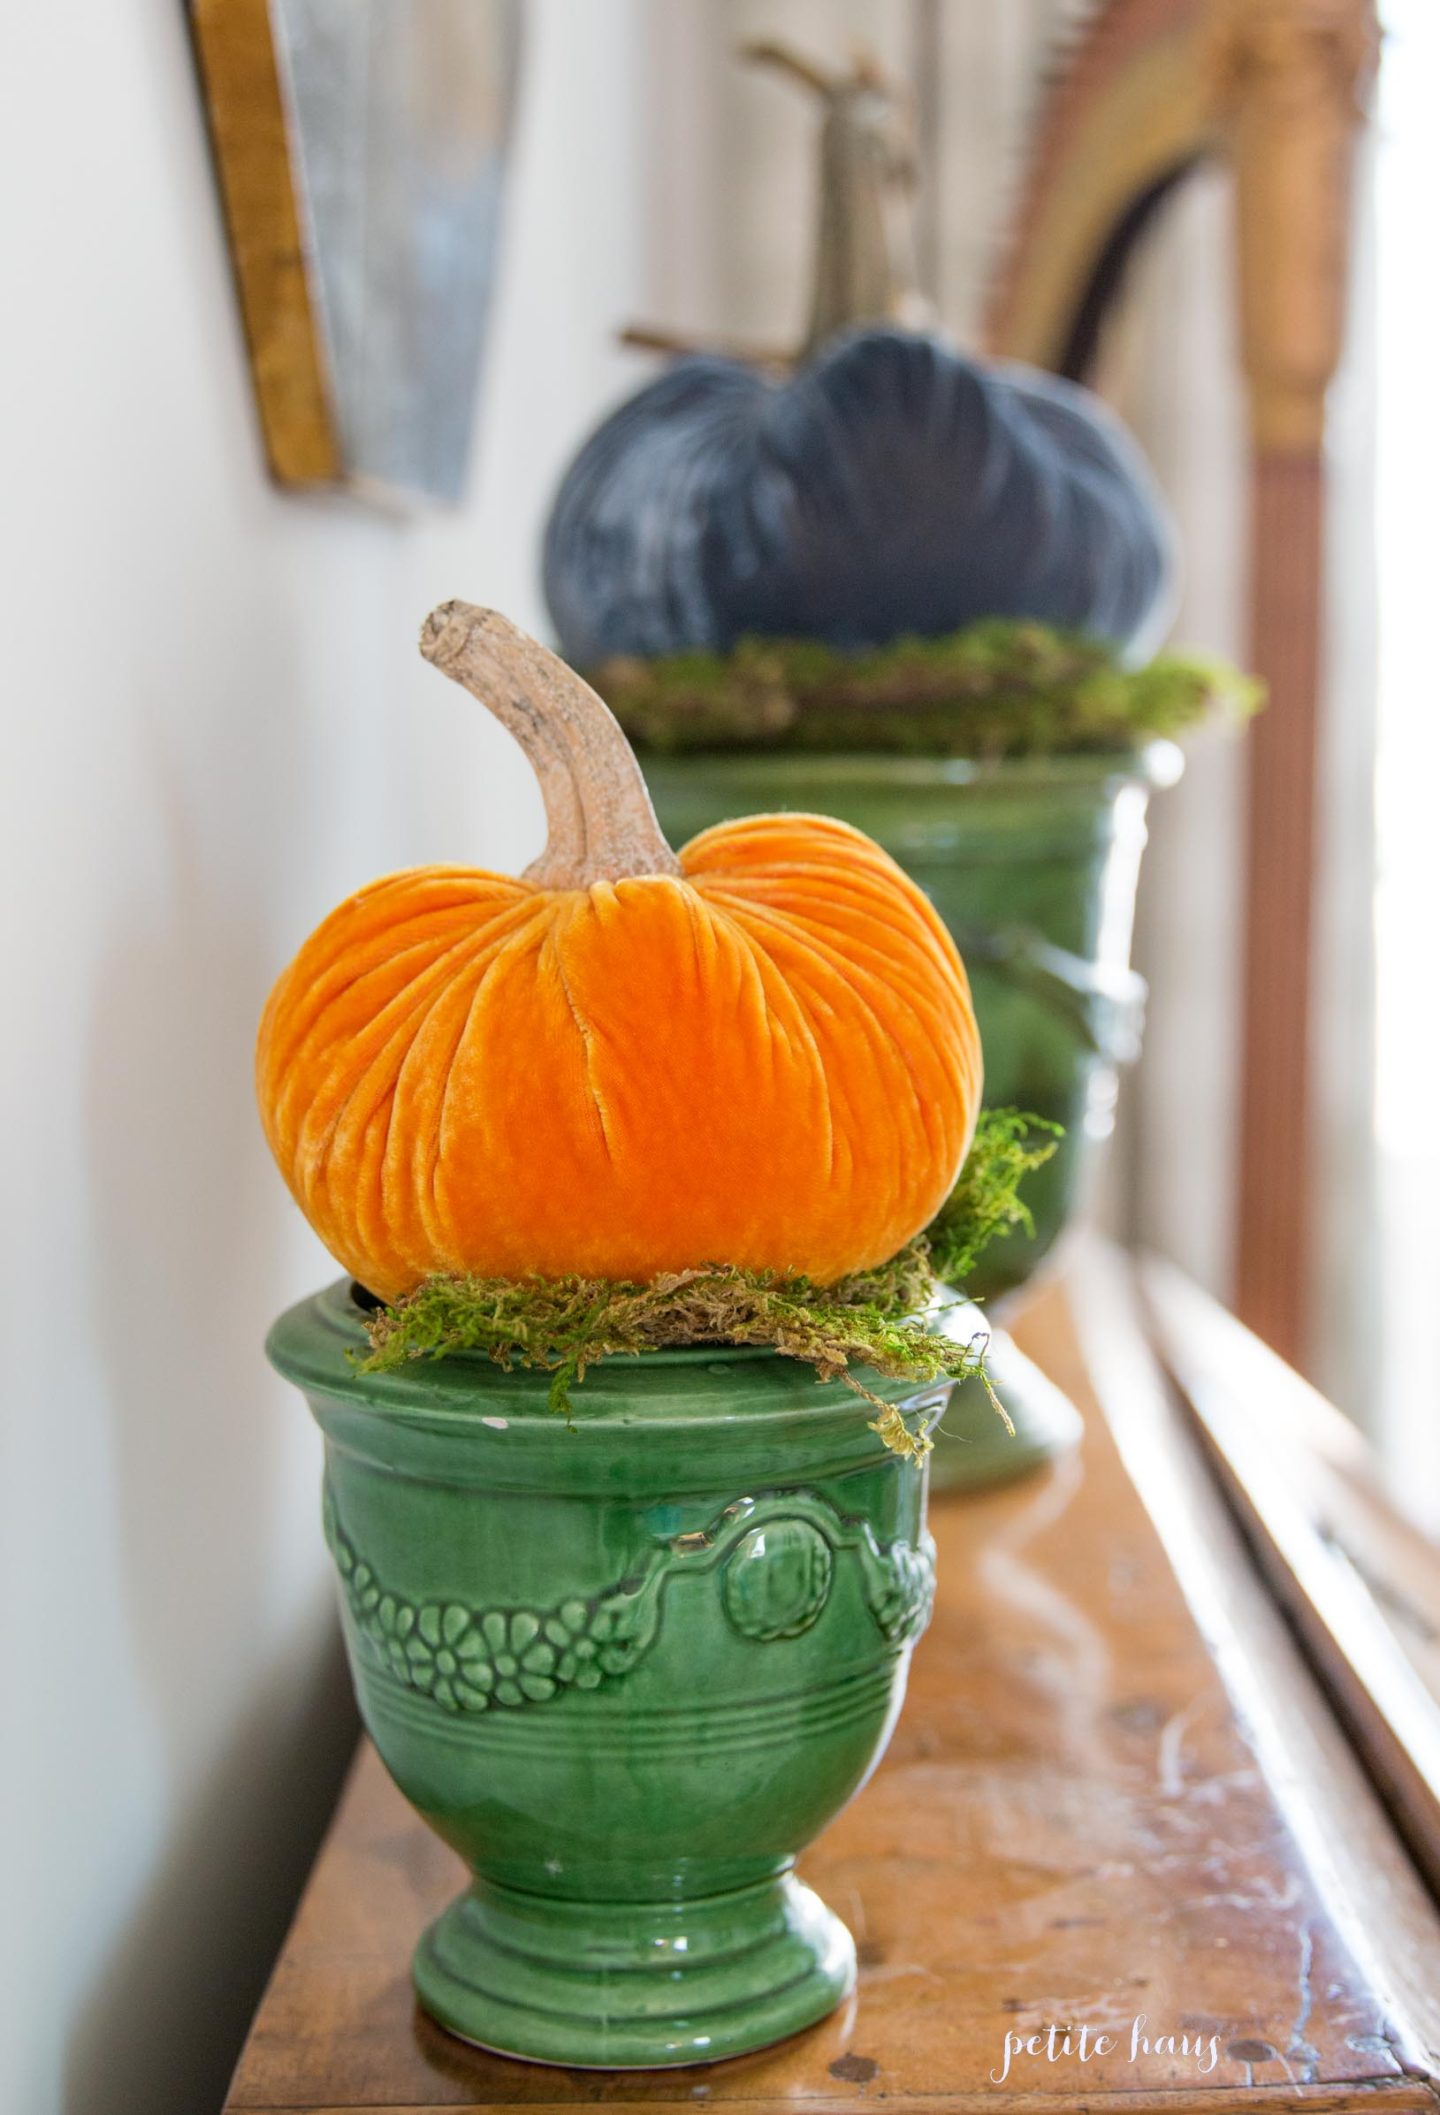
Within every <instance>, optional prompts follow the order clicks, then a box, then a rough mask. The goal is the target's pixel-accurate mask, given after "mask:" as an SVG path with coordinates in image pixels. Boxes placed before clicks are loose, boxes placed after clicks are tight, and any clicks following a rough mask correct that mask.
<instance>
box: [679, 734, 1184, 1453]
mask: <svg viewBox="0 0 1440 2115" xmlns="http://www.w3.org/2000/svg"><path fill="white" fill-rule="evenodd" d="M644 768H645V776H646V779H647V781H648V782H649V786H650V791H651V794H652V796H653V797H654V801H655V807H656V811H657V813H658V815H659V817H660V822H661V825H662V827H663V828H664V831H665V834H666V836H667V837H668V838H669V839H670V841H671V843H672V844H676V845H683V844H684V843H685V842H686V840H687V839H688V838H691V837H693V836H694V835H695V834H696V833H697V831H700V830H704V829H708V828H709V827H710V826H711V825H712V824H713V823H717V822H722V821H725V820H726V819H728V818H729V817H731V816H735V815H748V814H756V813H768V812H771V811H774V810H777V809H800V810H807V809H808V810H814V811H817V812H819V813H821V814H826V815H838V816H840V817H841V818H842V820H844V821H845V822H850V823H854V824H855V826H856V828H857V829H861V830H864V831H865V832H866V834H867V835H868V836H870V837H873V838H874V839H875V840H876V842H877V843H879V844H882V845H884V847H885V849H886V850H887V851H888V852H890V853H891V854H892V855H893V857H894V858H895V859H897V860H898V861H899V863H900V865H901V866H902V867H904V868H905V869H906V871H907V873H909V874H911V875H913V876H914V878H915V880H916V881H918V882H919V884H920V886H921V887H922V888H923V889H924V890H925V891H926V893H927V894H928V895H929V896H930V898H931V900H932V901H933V902H934V904H935V907H936V909H937V910H938V911H939V913H940V915H941V917H942V918H943V919H944V920H945V922H946V924H947V925H948V926H949V928H950V930H951V932H952V933H953V934H954V935H955V938H956V941H957V942H958V944H959V947H960V951H961V953H962V954H963V955H964V957H965V964H966V968H967V969H968V971H969V974H970V984H971V989H972V991H973V994H974V999H975V1014H976V1018H977V1020H978V1022H979V1024H980V1039H981V1043H982V1046H983V1048H984V1054H985V1100H986V1102H987V1104H988V1105H989V1106H990V1107H991V1108H1019V1109H1026V1110H1029V1111H1031V1112H1033V1113H1034V1114H1035V1115H1037V1116H1044V1117H1048V1118H1050V1119H1051V1120H1052V1121H1053V1122H1055V1123H1059V1124H1061V1125H1063V1126H1064V1130H1065V1136H1064V1139H1063V1140H1062V1142H1061V1144H1060V1147H1059V1150H1058V1151H1057V1152H1056V1154H1055V1156H1054V1158H1053V1159H1052V1160H1051V1161H1050V1162H1049V1163H1048V1164H1047V1165H1046V1166H1045V1167H1044V1168H1041V1169H1040V1170H1039V1171H1038V1172H1037V1173H1036V1174H1034V1175H1033V1176H1031V1177H1030V1178H1029V1180H1028V1181H1027V1183H1026V1186H1025V1197H1026V1201H1027V1203H1028V1204H1029V1205H1030V1208H1031V1210H1032V1212H1033V1214H1034V1219H1035V1231H1034V1233H1033V1235H1030V1234H1024V1233H1018V1232H1017V1233H1013V1234H1009V1235H1006V1236H1005V1237H1004V1238H1003V1239H1002V1240H999V1241H997V1242H995V1243H994V1244H993V1246H992V1247H991V1248H990V1249H989V1250H987V1252H986V1254H985V1256H984V1257H983V1259H982V1260H981V1262H980V1264H979V1266H978V1268H977V1269H976V1271H975V1273H974V1274H973V1277H972V1279H971V1281H970V1283H969V1285H968V1287H967V1290H968V1291H969V1292H970V1293H971V1294H972V1295H973V1296H974V1297H975V1298H976V1299H978V1300H981V1301H983V1302H985V1303H986V1304H987V1309H988V1311H989V1313H990V1314H991V1315H992V1317H993V1315H994V1313H995V1304H996V1302H998V1301H1001V1300H1003V1298H1004V1296H1005V1295H1006V1294H1007V1293H1010V1292H1013V1291H1015V1290H1016V1289H1017V1288H1018V1287H1019V1286H1021V1285H1023V1284H1024V1283H1025V1282H1026V1280H1027V1279H1029V1278H1030V1277H1031V1276H1032V1275H1033V1273H1034V1272H1035V1271H1036V1270H1037V1268H1038V1267H1039V1265H1040V1264H1041V1262H1042V1261H1043V1259H1044V1258H1045V1256H1046V1255H1047V1253H1048V1252H1049V1250H1050V1249H1051V1247H1052V1246H1053V1244H1054V1243H1055V1241H1056V1240H1057V1238H1058V1237H1059V1235H1060V1234H1061V1233H1062V1231H1063V1230H1064V1227H1065V1225H1066V1223H1067V1221H1068V1220H1069V1218H1070V1216H1071V1214H1072V1213H1073V1211H1074V1209H1075V1206H1076V1202H1077V1199H1078V1197H1079V1194H1080V1192H1081V1190H1082V1188H1083V1185H1084V1183H1085V1180H1086V1177H1087V1175H1088V1174H1089V1172H1090V1170H1091V1167H1092V1165H1093V1161H1094V1156H1095V1151H1096V1149H1097V1147H1098V1146H1099V1145H1100V1144H1101V1142H1102V1141H1103V1140H1104V1139H1105V1138H1107V1137H1108V1136H1109V1134H1110V1130H1111V1128H1112V1125H1113V1122H1114V1110H1115V1097H1116V1088H1117V1077H1118V1067H1119V1066H1120V1065H1121V1064H1123V1063H1124V1062H1125V1061H1126V1060H1127V1059H1129V1058H1130V1057H1132V1056H1133V1055H1134V1054H1135V1053H1136V1051H1137V1050H1138V1047H1139V1038H1140V1028H1141V1020H1142V1011H1143V1003H1144V985H1143V984H1142V982H1141V980H1140V979H1139V977H1137V976H1136V975H1135V974H1134V972H1133V971H1132V970H1131V968H1130V937H1131V929H1132V926H1133V923H1134V912H1135V887H1136V882H1137V879H1138V876H1139V870H1140V855H1141V853H1142V851H1143V850H1144V846H1145V811H1146V806H1147V803H1148V801H1149V797H1150V792H1151V790H1152V788H1154V787H1158V786H1166V785H1171V784H1173V783H1174V781H1175V779H1176V778H1177V777H1178V776H1179V773H1180V769H1181V757H1180V752H1179V751H1178V750H1177V749H1176V748H1175V747H1174V745H1173V744H1172V743H1169V742H1154V743H1151V744H1150V745H1149V746H1148V747H1147V748H1146V749H1144V750H1143V751H1141V752H1139V753H1137V754H1136V755H1135V756H1133V757H1115V756H1058V757H1027V758H1023V759H1020V760H1017V761H1011V762H993V763H973V762H969V761H967V760H965V759H963V758H939V757H937V758H926V757H888V756H783V755H777V754H773V753H772V754H769V755H766V754H763V753H759V752H755V751H749V752H735V753H732V754H727V755H719V756H685V757H665V756H655V755H649V756H647V757H646V758H645V759H644ZM1002 1311H1003V1310H1002ZM992 1342H993V1354H992V1368H993V1370H995V1371H997V1372H998V1371H999V1370H1000V1369H1001V1368H1002V1367H1007V1368H1008V1374H1002V1376H1001V1385H1000V1389H999V1392H1000V1393H1001V1395H1002V1397H1003V1400H1004V1402H1005V1405H1006V1408H1007V1410H1008V1411H1009V1413H1010V1416H1011V1418H1012V1419H1013V1421H1014V1424H1015V1427H1016V1431H1015V1435H1014V1437H1013V1438H1012V1437H1011V1436H1010V1435H1009V1434H1007V1433H1006V1432H1005V1429H1004V1427H1003V1425H1001V1424H1000V1423H999V1421H998V1420H997V1419H996V1418H995V1413H994V1410H993V1409H992V1407H991V1406H990V1404H989V1401H988V1399H987V1398H986V1396H985V1393H984V1390H983V1388H981V1386H980V1385H979V1384H978V1383H970V1384H968V1385H967V1386H965V1387H963V1388H961V1389H960V1390H959V1391H958V1393H957V1395H956V1398H955V1403H954V1407H953V1409H952V1410H951V1412H950V1414H949V1416H948V1418H947V1421H946V1424H945V1427H944V1430H943V1432H942V1434H941V1438H940V1441H939V1443H938V1445H937V1451H936V1457H935V1461H934V1463H933V1465H932V1470H931V1482H932V1485H933V1487H934V1488H935V1489H937V1490H948V1489H954V1488H961V1487H963V1488H967V1489H970V1488H976V1487H978V1486H980V1485H984V1484H988V1483H992V1482H994V1481H996V1480H998V1479H999V1478H1001V1477H1005V1476H1009V1475H1013V1474H1016V1473H1017V1472H1019V1471H1021V1470H1023V1469H1026V1468H1030V1467H1034V1466H1035V1465H1036V1464H1037V1463H1038V1462H1040V1461H1042V1460H1044V1459H1046V1458H1047V1457H1048V1456H1049V1455H1051V1454H1052V1453H1053V1452H1055V1451H1056V1448H1057V1447H1058V1446H1059V1445H1061V1444H1063V1443H1065V1441H1066V1440H1068V1439H1069V1438H1071V1437H1073V1436H1074V1435H1075V1434H1076V1433H1077V1432H1078V1430H1079V1420H1078V1418H1077V1417H1076V1416H1075V1413H1074V1411H1073V1410H1069V1406H1068V1405H1064V1401H1063V1398H1058V1397H1057V1395H1056V1391H1055V1390H1054V1389H1053V1388H1051V1387H1050V1385H1049V1384H1048V1383H1047V1382H1044V1380H1043V1377H1042V1376H1039V1375H1038V1374H1036V1372H1035V1369H1034V1368H1033V1367H1031V1366H1030V1365H1029V1363H1028V1361H1025V1360H1024V1359H1022V1358H1021V1356H1020V1354H1019V1353H1017V1352H1016V1351H1015V1348H1014V1346H1013V1345H1011V1344H1010V1343H1009V1340H1008V1339H1007V1338H1005V1336H1004V1335H1003V1332H1001V1331H999V1330H998V1329H997V1330H995V1331H994V1332H993V1338H992ZM1067 1411H1068V1415H1067V1414H1065V1413H1066V1412H1067ZM947 1441H948V1442H951V1443H950V1444H947Z"/></svg>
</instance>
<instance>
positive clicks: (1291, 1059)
mask: <svg viewBox="0 0 1440 2115" xmlns="http://www.w3.org/2000/svg"><path fill="white" fill-rule="evenodd" d="M1250 490H1251V502H1250V523H1251V527H1250V569H1249V602H1250V663H1251V666H1252V667H1253V668H1254V669H1255V670H1256V672H1257V673H1258V674H1259V675H1261V676H1263V677H1264V679H1265V682H1266V685H1267V687H1268V691H1269V702H1268V704H1267V705H1266V708H1265V710H1264V712H1262V713H1261V714H1260V716H1259V718H1258V719H1257V720H1256V722H1255V724H1254V725H1253V727H1252V728H1251V730H1250V734H1249V740H1248V753H1247V771H1246V781H1245V850H1246V862H1245V924H1244V936H1243V945H1244V956H1243V967H1242V980H1243V981H1242V986H1241V991H1242V1007H1241V1064H1240V1142H1239V1149H1238V1153H1239V1168H1240V1170H1241V1175H1240V1179H1239V1181H1238V1182H1237V1183H1236V1185H1235V1198H1236V1217H1237V1224H1236V1251H1235V1309H1236V1312H1237V1313H1238V1314H1239V1316H1240V1318H1241V1320H1242V1321H1244V1322H1245V1323H1247V1324H1248V1325H1249V1327H1250V1328H1251V1329H1254V1330H1255V1331H1257V1332H1258V1334H1259V1335H1260V1336H1262V1337H1263V1338H1264V1339H1265V1341H1266V1343H1268V1344H1271V1345H1273V1346H1274V1348H1275V1350H1276V1351H1278V1352H1279V1353H1280V1355H1281V1357H1282V1358H1285V1359H1287V1360H1288V1361H1289V1362H1290V1363H1291V1364H1292V1365H1303V1363H1304V1358H1305V1347H1306V1339H1307V1330H1306V1323H1307V1318H1308V1317H1307V1299H1308V1279H1309V1264H1310V1239H1309V1223H1310V1212H1311V1203H1312V1196H1311V1181H1312V1168H1311V1143H1312V1141H1311V1099H1312V1097H1311V1070H1312V1066H1311V1048H1310V1044H1311V1030H1312V1018H1311V1015H1312V1009H1311V989H1312V983H1313V977H1312V962H1311V950H1312V945H1313V933H1314V913H1313V906H1314V893H1315V817H1316V807H1317V787H1316V771H1317V766H1318V754H1319V739H1320V731H1319V713H1320V626H1321V597H1322V593H1323V581H1322V563H1323V549H1324V507H1325V486H1324V472H1323V469H1322V466H1321V461H1320V458H1319V456H1318V455H1275V454H1269V453H1261V454H1260V455H1258V456H1257V457H1256V460H1255V463H1254V467H1253V470H1252V472H1251V487H1250Z"/></svg>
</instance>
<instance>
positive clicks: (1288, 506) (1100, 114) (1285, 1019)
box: [986, 0, 1378, 1364]
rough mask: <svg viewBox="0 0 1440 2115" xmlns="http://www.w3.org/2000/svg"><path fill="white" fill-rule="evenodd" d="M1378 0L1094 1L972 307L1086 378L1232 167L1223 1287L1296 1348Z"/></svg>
mask: <svg viewBox="0 0 1440 2115" xmlns="http://www.w3.org/2000/svg"><path fill="white" fill-rule="evenodd" d="M1377 46H1378V29H1377V24H1376V20H1375V12H1374V5H1373V0H1105V4H1102V5H1101V7H1100V8H1099V10H1098V12H1097V13H1096V15H1095V16H1094V17H1093V18H1092V20H1091V22H1090V24H1089V26H1088V28H1087V29H1086V30H1085V31H1084V33H1083V34H1082V35H1081V36H1080V37H1079V39H1078V40H1077V42H1076V43H1075V45H1074V47H1073V49H1072V50H1071V52H1070V53H1069V55H1068V57H1067V61H1066V63H1065V65H1064V66H1063V67H1062V69H1061V70H1060V72H1059V73H1058V74H1057V76H1056V77H1055V79H1054V80H1053V81H1052V83H1051V85H1050V88H1049V90H1048V92H1047V95H1046V97H1045V99H1044V103H1043V107H1042V110H1041V113H1040V122H1039V126H1038V129H1037V132H1036V136H1035V140H1034V144H1033V149H1032V152H1031V156H1030V160H1029V164H1028V169H1027V173H1026V179H1025V183H1024V186H1023V189H1022V194H1021V203H1020V210H1019V213H1018V215H1017V218H1016V221H1015V225H1014V229H1013V232H1012V235H1011V238H1010V240H1009V243H1008V245H1007V249H1006V254H1005V257H1004V260H1003V263H1002V266H1001V269H1000V272H999V274H998V276H997V280H996V283H995V287H994V290H993V295H992V299H991V302H990V305H989V312H988V316H987V333H986V334H987V339H988V343H989V346H990V349H991V350H992V351H995V352H997V353H1003V354H1005V355H1007V356H1009V357H1012V358H1016V359H1023V360H1029V361H1032V362H1034V363H1035V364H1036V365H1038V366H1043V367H1048V368H1050V369H1052V370H1053V371H1054V372H1057V373H1061V374H1068V375H1072V376H1076V377H1081V376H1083V375H1084V374H1085V373H1086V371H1087V369H1088V367H1089V365H1090V362H1091V360H1092V359H1093V355H1094V352H1095V348H1096V343H1097V340H1098V336H1099V331H1100V326H1101V322H1102V320H1103V317H1104V314H1105V312H1106V310H1107V308H1108V306H1109V304H1110V302H1111V301H1112V299H1113V297H1114V295H1115V292H1116V289H1117V287H1118V285H1119V283H1120V280H1121V277H1122V275H1123V270H1124V266H1125V262H1126V259H1127V257H1128V256H1129V254H1130V252H1131V250H1132V249H1133V246H1134V244H1135V242H1136V240H1137V239H1138V237H1139V236H1140V234H1141V233H1142V232H1143V230H1144V229H1145V228H1146V226H1147V225H1148V224H1149V222H1150V220H1151V218H1152V216H1153V214H1154V212H1155V209H1156V208H1157V206H1158V205H1159V204H1160V203H1161V201H1162V200H1163V199H1164V198H1165V197H1166V196H1167V194H1168V193H1169V192H1170V191H1171V190H1172V189H1173V187H1174V186H1175V185H1176V184H1177V183H1179V182H1181V181H1182V180H1183V179H1184V177H1185V175H1186V174H1187V173H1188V172H1189V171H1190V170H1191V169H1193V168H1194V167H1195V166H1196V165H1197V164H1198V163H1199V162H1201V161H1202V160H1207V159H1213V158H1217V157H1219V158H1223V159H1224V160H1226V161H1227V162H1228V163H1229V165H1230V167H1231V168H1232V169H1233V171H1234V177H1235V188H1236V202H1237V213H1236V230H1237V240H1236V270H1237V277H1238V287H1239V314H1240V347H1239V352H1240V361H1241V366H1242V369H1243V374H1244V381H1245V392H1246V400H1247V407H1248V416H1249V429H1250V438H1251V462H1250V523H1251V530H1250V560H1249V571H1248V612H1249V647H1248V650H1249V658H1250V660H1251V663H1252V665H1253V666H1254V668H1255V670H1256V671H1257V673H1259V674H1260V675H1261V676H1262V677H1264V679H1265V681H1266V683H1267V684H1268V686H1269V692H1270V702H1269V706H1268V709H1267V710H1266V711H1265V712H1264V713H1263V714H1262V715H1261V717H1260V718H1259V720H1258V721H1257V722H1256V724H1255V727H1254V729H1253V731H1252V733H1251V735H1250V737H1249V773H1248V787H1247V802H1246V827H1245V842H1246V888H1245V913H1244V917H1245V927H1244V983H1243V1000H1242V1007H1243V1011H1242V1026H1241V1036H1242V1077H1241V1126H1240V1130H1241V1135H1240V1165H1241V1166H1242V1167H1243V1168H1244V1170H1245V1179H1244V1181H1243V1183H1237V1185H1236V1201H1235V1216H1236V1280H1237V1282H1236V1292H1235V1305H1236V1307H1237V1310H1238V1312H1239V1313H1240V1315H1241V1316H1242V1318H1243V1319H1244V1320H1245V1321H1246V1322H1247V1323H1248V1324H1249V1325H1250V1326H1251V1327H1252V1328H1253V1329H1254V1330H1256V1331H1257V1332H1258V1334H1259V1335H1261V1336H1262V1337H1264V1338H1265V1339H1266V1341H1267V1342H1269V1343H1270V1344H1271V1345H1273V1346H1274V1348H1275V1349H1276V1350H1278V1351H1279V1352H1281V1353H1282V1354H1283V1355H1284V1356H1285V1357H1286V1358H1287V1359H1289V1360H1290V1361H1291V1362H1292V1363H1295V1364H1303V1363H1304V1355H1305V1342H1306V1287H1307V1279H1308V1272H1309V1253H1308V1251H1309V1243H1308V1226H1309V1218H1310V1213H1309V1196H1310V1170H1311V1143H1312V1141H1311V1109H1312V1088H1311V1062H1310V1047H1311V1025H1312V1003H1311V959H1310V958H1311V948H1312V942H1313V932H1314V915H1313V908H1314V896H1315V886H1314V858H1315V818H1316V807H1317V788H1316V760H1317V749H1318V727H1319V696H1320V681H1321V658H1320V630H1321V622H1322V602H1323V595H1322V576H1323V567H1324V533H1323V529H1324V506H1325V473H1324V438H1325V407H1326V395H1327V391H1328V388H1329V384H1330V381H1331V378H1332V376H1333V374H1334V371H1335V367H1336V365H1337V362H1338V359H1339V354H1340V348H1341V341H1342V337H1343V329H1344V319H1345V307H1346V291H1347V284H1348V253H1349V224H1350V193H1351V168H1352V161H1353V151H1354V141H1355V135H1356V132H1357V129H1358V127H1359V126H1360V124H1361V123H1362V122H1363V115H1364V104H1365V95H1366V91H1367V88H1368V86H1369V82H1370V79H1371V77H1372V75H1373V71H1374V66H1375V58H1376V52H1377Z"/></svg>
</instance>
